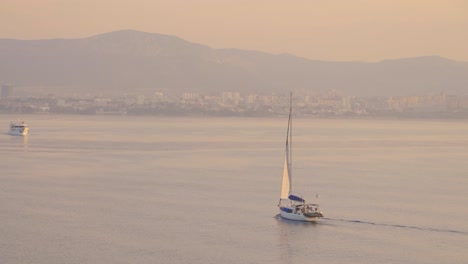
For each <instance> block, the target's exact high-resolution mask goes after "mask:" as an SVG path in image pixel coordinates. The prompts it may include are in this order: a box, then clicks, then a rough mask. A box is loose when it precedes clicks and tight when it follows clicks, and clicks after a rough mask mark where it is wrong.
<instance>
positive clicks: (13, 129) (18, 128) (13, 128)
mask: <svg viewBox="0 0 468 264" xmlns="http://www.w3.org/2000/svg"><path fill="white" fill-rule="evenodd" d="M28 132H29V127H28V125H27V124H26V123H24V122H21V123H15V122H11V123H10V131H9V132H8V134H10V135H13V136H24V135H27V134H28Z"/></svg>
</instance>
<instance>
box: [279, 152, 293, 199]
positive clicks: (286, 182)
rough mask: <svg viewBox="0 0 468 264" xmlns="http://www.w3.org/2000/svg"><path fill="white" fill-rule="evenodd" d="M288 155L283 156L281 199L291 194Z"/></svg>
mask: <svg viewBox="0 0 468 264" xmlns="http://www.w3.org/2000/svg"><path fill="white" fill-rule="evenodd" d="M289 177H290V175H289V166H288V155H286V156H285V157H284V168H283V181H282V182H281V197H280V198H281V199H288V197H289V195H290V194H291V179H290V178H289Z"/></svg>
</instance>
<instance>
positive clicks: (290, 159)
mask: <svg viewBox="0 0 468 264" xmlns="http://www.w3.org/2000/svg"><path fill="white" fill-rule="evenodd" d="M289 174H290V179H292V91H291V93H290V95H289ZM291 186H292V184H291Z"/></svg>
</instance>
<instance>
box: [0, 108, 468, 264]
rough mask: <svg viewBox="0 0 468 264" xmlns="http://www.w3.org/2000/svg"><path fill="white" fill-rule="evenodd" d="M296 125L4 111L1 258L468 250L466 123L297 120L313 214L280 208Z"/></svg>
mask: <svg viewBox="0 0 468 264" xmlns="http://www.w3.org/2000/svg"><path fill="white" fill-rule="evenodd" d="M18 118H21V119H25V121H26V122H27V123H28V124H29V125H30V129H31V130H30V135H28V136H26V137H15V136H9V135H8V134H7V130H8V125H9V123H10V121H15V120H17V119H18ZM286 125H287V120H286V118H278V119H230V118H226V119H221V118H192V119H191V118H162V117H126V116H110V117H105V116H91V117H89V116H39V115H38V116H21V117H18V116H11V115H0V126H1V127H3V128H4V133H2V134H0V168H1V171H0V263H48V264H49V263H80V264H81V263H327V264H331V263H369V264H371V263H372V264H375V263H413V264H414V263H460V264H461V263H468V253H466V248H467V246H468V210H467V205H468V195H467V187H468V162H467V161H468V122H466V121H434V120H403V121H402V120H316V119H297V120H295V121H294V131H293V133H294V138H293V143H292V144H293V165H294V169H293V170H294V174H293V175H294V176H293V177H294V178H293V188H294V192H295V193H296V194H298V195H302V196H303V197H305V198H310V199H312V200H314V199H315V194H317V193H319V194H320V204H321V207H322V211H323V212H324V214H325V216H326V217H325V219H322V220H321V221H320V222H318V223H301V222H291V221H287V220H283V219H281V218H279V217H278V215H277V214H278V212H277V207H276V204H277V202H278V199H279V191H280V186H279V185H280V182H281V174H282V165H283V153H284V140H285V133H286ZM1 127H0V128H1Z"/></svg>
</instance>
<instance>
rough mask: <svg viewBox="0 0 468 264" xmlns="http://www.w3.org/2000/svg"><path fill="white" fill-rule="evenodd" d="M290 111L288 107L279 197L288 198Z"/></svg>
mask: <svg viewBox="0 0 468 264" xmlns="http://www.w3.org/2000/svg"><path fill="white" fill-rule="evenodd" d="M291 112H292V109H291V107H290V109H289V120H288V130H287V132H286V151H285V155H284V167H283V180H282V182H281V197H280V199H289V195H291V186H292V184H291V180H292V179H291V177H292V173H291V146H290V140H291V139H290V137H291V129H292V127H291V121H292V120H291V117H292V116H291Z"/></svg>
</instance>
